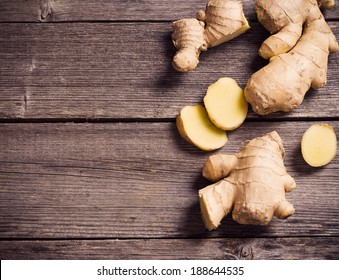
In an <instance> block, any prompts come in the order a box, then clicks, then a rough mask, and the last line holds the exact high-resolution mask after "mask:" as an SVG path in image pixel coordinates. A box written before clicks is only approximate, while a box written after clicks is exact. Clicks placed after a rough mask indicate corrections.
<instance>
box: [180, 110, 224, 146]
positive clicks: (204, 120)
mask: <svg viewBox="0 0 339 280" xmlns="http://www.w3.org/2000/svg"><path fill="white" fill-rule="evenodd" d="M176 124H177V127H178V130H179V133H180V135H181V137H183V138H184V139H185V140H186V141H187V142H189V143H192V144H193V145H195V146H197V147H198V148H200V149H202V150H205V151H211V150H216V149H219V148H221V147H222V146H224V145H225V144H226V143H227V141H228V139H227V135H226V132H225V131H224V130H221V129H219V128H217V127H215V126H214V124H213V123H212V122H211V121H210V119H209V118H208V115H207V112H206V110H205V108H204V107H203V106H202V105H194V106H186V107H184V108H183V109H181V111H180V114H179V115H178V116H177V119H176Z"/></svg>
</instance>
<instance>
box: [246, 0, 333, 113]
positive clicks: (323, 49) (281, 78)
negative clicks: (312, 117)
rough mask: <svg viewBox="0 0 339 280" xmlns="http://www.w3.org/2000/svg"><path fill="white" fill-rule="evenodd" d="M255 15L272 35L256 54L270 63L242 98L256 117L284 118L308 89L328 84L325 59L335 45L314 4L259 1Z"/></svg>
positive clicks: (295, 0) (288, 0)
mask: <svg viewBox="0 0 339 280" xmlns="http://www.w3.org/2000/svg"><path fill="white" fill-rule="evenodd" d="M324 5H325V4H324ZM325 7H326V6H325ZM256 12H257V16H258V20H259V21H260V23H261V24H263V25H264V27H265V28H266V29H267V30H268V31H269V32H271V33H272V34H273V35H271V36H270V37H269V38H268V39H266V40H265V41H264V42H263V44H262V45H261V47H260V50H259V54H260V55H261V56H262V57H264V58H266V59H270V62H269V64H268V65H266V66H265V67H263V68H262V69H260V70H259V71H257V72H256V73H254V74H253V75H252V76H251V78H250V79H249V80H248V82H247V85H246V88H245V90H244V93H245V97H246V100H247V101H248V102H249V103H250V104H251V105H252V109H253V111H255V112H256V113H257V114H259V115H266V114H269V113H273V112H276V111H284V112H288V111H290V110H292V109H294V108H295V107H297V106H298V105H300V104H301V103H302V101H303V99H304V96H305V94H306V92H307V91H308V90H309V89H310V87H312V88H314V89H318V88H320V87H323V86H324V85H325V84H326V78H327V62H328V56H329V54H330V53H333V52H336V51H338V50H339V45H338V42H337V41H336V38H335V36H334V34H333V33H332V31H331V29H330V27H329V26H328V25H327V23H326V22H325V19H324V17H323V15H322V13H321V11H320V9H319V6H318V2H317V1H316V0H284V1H279V0H272V1H266V0H257V1H256Z"/></svg>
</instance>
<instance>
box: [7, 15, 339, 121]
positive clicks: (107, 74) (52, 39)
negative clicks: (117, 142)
mask: <svg viewBox="0 0 339 280" xmlns="http://www.w3.org/2000/svg"><path fill="white" fill-rule="evenodd" d="M330 25H331V27H332V29H333V30H334V32H335V34H336V36H337V37H339V22H331V23H330ZM170 32H171V24H170V23H78V24H75V23H63V24H50V23H47V24H34V23H25V24H19V23H10V24H9V23H3V24H1V25H0V34H3V35H2V36H1V37H0V92H1V93H2V94H1V96H0V117H2V118H6V119H12V118H23V119H60V118H66V119H67V118H82V119H88V118H94V119H95V118H114V119H126V118H127V119H128V118H135V119H140V118H146V119H152V118H158V119H160V118H174V117H175V116H176V115H177V113H178V111H179V110H180V109H181V108H182V107H184V106H185V105H187V104H195V103H199V102H202V98H203V96H204V95H205V93H206V89H207V87H208V85H209V84H211V83H212V82H214V81H215V80H217V79H218V78H220V77H221V76H229V77H233V78H234V79H236V80H237V81H238V82H239V84H240V85H241V86H242V87H244V86H245V84H246V82H247V79H248V77H249V75H250V74H251V73H253V72H254V71H256V70H258V69H259V68H260V67H261V66H263V65H264V63H265V61H264V60H263V59H260V58H259V56H258V54H257V50H258V48H259V46H260V43H261V42H262V41H263V40H264V39H265V36H266V35H267V33H266V32H265V31H264V29H263V27H261V26H259V24H258V23H255V24H253V25H252V29H251V31H250V32H247V33H246V34H244V35H243V36H241V37H239V38H236V39H235V40H233V41H231V42H229V43H228V44H224V45H222V46H219V47H216V48H214V49H211V50H209V51H208V52H206V53H203V54H202V55H201V62H200V64H199V66H198V68H197V69H196V70H195V71H194V72H193V73H189V74H184V75H183V74H182V73H178V72H176V71H175V70H173V69H172V67H171V60H172V57H173V55H174V53H175V49H174V47H173V46H172V44H171V41H170ZM225 54H229V55H227V56H226V55H225ZM338 57H339V54H338V53H337V54H333V55H331V59H330V62H329V73H328V85H327V86H326V87H324V88H322V89H319V90H317V91H316V90H312V91H310V92H309V93H308V95H307V96H306V100H305V102H304V103H303V105H302V106H300V107H299V108H297V109H296V110H294V111H292V112H291V113H289V114H273V115H271V116H269V117H270V118H279V117H283V118H294V117H336V116H338V111H339V95H338V94H337V89H338V88H339V79H338V78H337V77H338V73H337V72H336V71H335V70H336V69H338V68H339V65H338V64H339V59H338ZM197 81H199V82H198V83H197ZM319 108H326V110H319ZM256 117H257V116H255V115H254V114H253V113H251V114H250V115H249V118H256Z"/></svg>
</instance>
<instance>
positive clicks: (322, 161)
mask: <svg viewBox="0 0 339 280" xmlns="http://www.w3.org/2000/svg"><path fill="white" fill-rule="evenodd" d="M301 153H302V156H303V158H304V160H305V161H306V162H307V163H308V164H309V165H311V166H313V167H320V166H324V165H326V164H328V163H329V162H330V161H332V159H333V158H334V157H335V155H336V153H337V137H336V134H335V131H334V129H333V127H332V126H330V125H328V124H314V125H312V126H311V127H310V128H308V129H307V130H306V132H305V133H304V135H303V137H302V139H301Z"/></svg>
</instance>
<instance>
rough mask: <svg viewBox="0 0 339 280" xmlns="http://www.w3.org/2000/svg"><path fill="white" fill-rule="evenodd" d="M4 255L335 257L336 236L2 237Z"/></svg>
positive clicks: (0, 254) (0, 244)
mask: <svg viewBox="0 0 339 280" xmlns="http://www.w3.org/2000/svg"><path fill="white" fill-rule="evenodd" d="M0 258H1V259H2V260H7V259H35V260H38V259H53V260H56V259H81V260H95V259H100V260H103V259H119V260H125V259H133V260H138V259H142V260H145V259H146V260H156V259H162V260H169V259H191V260H199V259H209V260H237V259H245V260H248V259H255V260H264V259H269V260H273V259H279V260H282V259H283V260H287V259H289V260H298V259H299V260H310V259H313V260H314V259H318V260H319V259H326V260H329V259H338V258H339V252H338V237H311V238H304V237H300V238H243V239H240V238H233V239H231V238H224V239H208V238H206V239H138V240H56V241H43V240H35V241H24V240H23V241H1V242H0Z"/></svg>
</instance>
